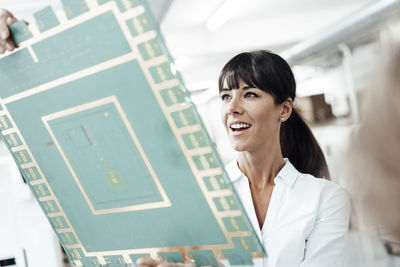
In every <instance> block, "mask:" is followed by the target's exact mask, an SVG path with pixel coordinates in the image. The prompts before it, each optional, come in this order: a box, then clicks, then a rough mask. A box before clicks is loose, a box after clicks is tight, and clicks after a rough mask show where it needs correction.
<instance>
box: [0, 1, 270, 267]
mask: <svg viewBox="0 0 400 267" xmlns="http://www.w3.org/2000/svg"><path fill="white" fill-rule="evenodd" d="M63 6H64V13H63V14H58V13H57V14H56V13H54V12H53V11H52V9H51V8H50V7H47V8H45V9H43V10H41V11H39V12H37V13H35V14H34V17H35V19H36V24H35V25H36V28H35V25H31V26H27V25H26V24H25V23H24V22H22V21H20V22H17V23H15V24H13V25H11V26H10V30H11V32H12V36H13V39H14V41H15V42H16V43H18V44H19V48H18V49H17V50H16V51H15V52H13V53H11V54H8V55H6V56H3V57H1V58H0V100H1V105H0V131H1V134H2V135H3V139H4V141H5V142H6V144H7V145H8V147H9V149H10V151H11V153H12V155H13V157H14V159H15V161H16V163H17V165H18V166H19V168H20V171H21V173H22V175H23V177H24V178H25V180H26V181H27V183H28V184H29V186H30V188H31V190H32V192H33V194H34V195H35V197H36V198H37V200H38V202H39V203H40V205H41V207H42V208H43V211H44V212H45V214H46V216H47V217H48V219H49V222H50V223H51V225H52V227H53V228H54V230H55V232H56V234H57V236H58V237H59V239H60V241H61V243H62V245H63V247H64V248H65V250H66V252H67V254H68V255H69V257H70V259H71V260H72V262H73V263H74V264H75V265H76V266H109V267H114V266H131V265H132V266H133V264H134V262H135V260H136V259H137V258H138V257H141V256H150V257H153V258H157V259H160V260H167V261H173V262H182V261H184V260H188V259H193V260H194V261H195V262H196V264H197V265H213V266H216V265H217V260H218V259H223V258H226V259H227V260H228V261H229V262H230V264H232V265H239V264H240V265H242V264H246V265H251V264H252V258H254V257H263V256H265V252H264V250H263V247H262V245H261V244H260V242H259V240H258V239H257V237H256V235H255V234H254V231H253V229H252V226H251V223H250V222H249V220H248V218H247V216H246V214H245V212H244V209H243V207H242V205H241V203H240V201H239V200H238V198H237V196H236V195H235V193H234V190H233V187H232V185H231V184H229V179H228V177H227V175H226V173H225V172H224V169H223V166H222V163H221V161H220V159H219V157H218V155H217V153H216V151H215V148H214V147H213V145H212V142H211V140H210V138H209V136H208V134H207V132H206V130H205V127H204V125H203V124H202V122H201V120H200V118H199V115H198V113H197V111H196V109H195V107H194V106H193V105H192V103H191V101H190V97H189V94H188V92H187V91H186V89H185V88H184V85H183V83H182V81H181V79H180V77H179V74H178V73H176V71H175V69H174V66H173V62H172V60H171V57H170V55H169V53H168V51H167V49H166V47H165V45H164V42H163V40H162V37H161V35H160V31H159V30H158V26H157V24H156V23H155V22H154V20H153V18H152V16H151V14H150V11H149V9H148V6H147V5H146V3H145V2H143V1H140V0H115V1H110V0H97V1H96V0H86V1H84V0H64V1H63ZM32 27H33V28H32ZM32 32H33V33H32Z"/></svg>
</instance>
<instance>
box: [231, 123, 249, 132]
mask: <svg viewBox="0 0 400 267" xmlns="http://www.w3.org/2000/svg"><path fill="white" fill-rule="evenodd" d="M248 128H250V124H247V123H234V124H232V125H231V129H232V130H233V131H236V130H244V129H248Z"/></svg>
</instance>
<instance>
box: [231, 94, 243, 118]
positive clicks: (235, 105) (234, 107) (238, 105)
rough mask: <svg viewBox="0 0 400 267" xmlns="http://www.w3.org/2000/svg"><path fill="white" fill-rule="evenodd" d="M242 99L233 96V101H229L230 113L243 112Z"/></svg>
mask: <svg viewBox="0 0 400 267" xmlns="http://www.w3.org/2000/svg"><path fill="white" fill-rule="evenodd" d="M242 104H243V103H242V101H241V100H240V98H239V97H236V96H232V99H231V101H230V102H229V104H228V105H229V106H228V113H229V114H241V113H242V112H243V105H242Z"/></svg>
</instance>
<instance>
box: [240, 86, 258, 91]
mask: <svg viewBox="0 0 400 267" xmlns="http://www.w3.org/2000/svg"><path fill="white" fill-rule="evenodd" d="M240 89H243V90H248V89H256V88H255V87H254V86H248V85H246V86H243V87H241V88H240Z"/></svg>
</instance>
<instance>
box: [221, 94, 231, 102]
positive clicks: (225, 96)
mask: <svg viewBox="0 0 400 267" xmlns="http://www.w3.org/2000/svg"><path fill="white" fill-rule="evenodd" d="M228 98H229V95H228V94H222V95H221V99H222V100H223V101H225V100H227V99H228Z"/></svg>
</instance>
